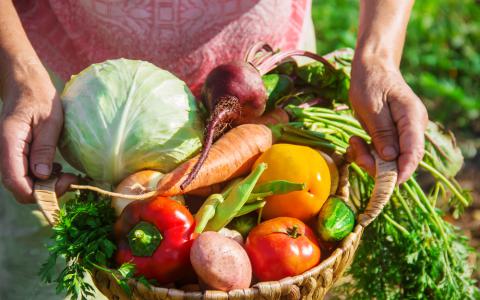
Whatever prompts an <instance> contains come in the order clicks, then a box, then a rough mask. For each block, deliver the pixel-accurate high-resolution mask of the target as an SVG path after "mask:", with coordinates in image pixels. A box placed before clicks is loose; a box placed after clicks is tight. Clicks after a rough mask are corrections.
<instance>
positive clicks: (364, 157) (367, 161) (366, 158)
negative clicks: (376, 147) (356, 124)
mask: <svg viewBox="0 0 480 300" xmlns="http://www.w3.org/2000/svg"><path fill="white" fill-rule="evenodd" d="M349 142H350V147H348V149H347V155H348V156H349V158H350V159H351V160H352V161H354V162H356V163H357V164H358V165H359V166H360V167H362V168H363V169H364V170H365V171H367V173H368V174H370V176H372V177H373V176H375V160H374V158H373V156H372V154H371V153H370V147H369V146H368V145H367V143H366V142H365V141H364V140H363V139H362V138H360V137H358V136H352V137H351V138H350V141H349Z"/></svg>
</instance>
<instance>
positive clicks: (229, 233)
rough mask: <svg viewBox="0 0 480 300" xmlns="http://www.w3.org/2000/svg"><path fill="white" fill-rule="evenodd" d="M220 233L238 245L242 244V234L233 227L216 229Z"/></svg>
mask: <svg viewBox="0 0 480 300" xmlns="http://www.w3.org/2000/svg"><path fill="white" fill-rule="evenodd" d="M218 233H220V234H221V235H223V236H224V237H226V238H229V239H232V240H234V241H235V242H237V243H239V244H240V245H242V246H243V245H244V244H245V243H244V241H243V236H242V235H241V234H240V232H238V231H236V230H233V229H228V228H225V227H224V228H222V229H220V230H219V231H218Z"/></svg>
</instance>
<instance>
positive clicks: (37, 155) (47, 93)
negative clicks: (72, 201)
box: [0, 64, 76, 203]
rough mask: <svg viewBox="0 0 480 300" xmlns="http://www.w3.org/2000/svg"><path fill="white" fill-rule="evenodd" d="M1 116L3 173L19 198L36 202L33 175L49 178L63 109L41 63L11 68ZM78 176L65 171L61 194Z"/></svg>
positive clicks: (7, 77)
mask: <svg viewBox="0 0 480 300" xmlns="http://www.w3.org/2000/svg"><path fill="white" fill-rule="evenodd" d="M2 91H3V92H2V95H1V98H2V99H3V109H2V113H1V116H0V174H1V176H2V182H3V184H4V186H5V187H6V188H7V189H9V190H10V191H11V192H12V193H13V195H14V196H15V198H16V199H17V201H19V202H21V203H30V202H33V201H34V200H33V196H32V188H33V181H34V178H38V179H47V178H48V177H49V176H50V174H51V172H52V168H53V159H54V156H55V148H56V145H57V141H58V138H59V135H60V132H61V129H62V124H63V111H62V106H61V103H60V100H59V97H58V94H57V92H56V90H55V87H54V86H53V84H52V82H51V81H50V78H49V76H48V73H47V71H46V70H45V69H44V68H43V66H42V65H41V64H32V65H23V66H18V67H15V68H12V69H11V72H9V73H8V75H7V76H6V78H5V79H4V81H3V86H2ZM75 179H76V177H75V176H73V175H71V174H62V176H61V177H60V179H59V181H58V183H57V187H56V190H57V193H58V194H62V193H64V192H65V191H66V190H67V189H68V186H69V185H70V183H72V182H74V181H75Z"/></svg>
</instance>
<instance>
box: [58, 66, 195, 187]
mask: <svg viewBox="0 0 480 300" xmlns="http://www.w3.org/2000/svg"><path fill="white" fill-rule="evenodd" d="M61 98H62V103H63V109H64V113H65V123H64V129H63V133H62V137H61V139H60V142H59V148H60V151H61V153H62V155H63V156H64V158H65V160H66V161H67V162H68V163H70V164H71V165H72V166H74V167H75V168H76V169H78V170H79V171H82V172H84V173H86V174H87V175H88V176H89V177H91V178H92V179H94V180H97V181H102V182H108V183H112V184H114V183H118V182H119V181H120V180H122V179H123V178H124V177H126V176H127V175H129V174H131V173H134V172H136V171H139V170H142V169H153V170H158V171H160V172H163V173H166V172H169V171H171V170H172V169H173V168H175V167H176V166H177V165H178V164H180V163H181V162H183V161H185V160H186V159H188V158H189V157H190V156H192V155H193V154H195V153H196V152H197V151H198V150H199V149H200V147H201V145H202V143H201V141H202V134H203V124H202V120H201V117H200V114H199V111H198V107H197V104H196V101H195V98H194V96H193V95H192V93H191V92H190V90H189V89H188V87H187V86H186V84H185V83H184V82H183V81H181V80H180V79H178V78H177V77H175V76H174V75H172V74H171V73H170V72H167V71H165V70H162V69H160V68H158V67H156V66H154V65H153V64H151V63H148V62H144V61H137V60H127V59H117V60H109V61H106V62H103V63H100V64H94V65H91V66H90V67H88V68H87V69H85V70H84V71H82V72H81V73H79V74H78V75H76V76H72V78H71V80H70V81H69V82H68V83H67V84H66V86H65V89H64V91H63V93H62V96H61Z"/></svg>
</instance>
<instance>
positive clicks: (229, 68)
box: [181, 62, 267, 189]
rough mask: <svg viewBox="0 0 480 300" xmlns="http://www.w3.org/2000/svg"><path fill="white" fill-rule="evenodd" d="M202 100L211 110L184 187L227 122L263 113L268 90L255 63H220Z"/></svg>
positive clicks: (236, 121)
mask: <svg viewBox="0 0 480 300" xmlns="http://www.w3.org/2000/svg"><path fill="white" fill-rule="evenodd" d="M202 101H203V103H204V104H205V106H206V108H207V109H208V111H209V113H210V118H209V119H208V121H207V126H206V130H205V140H204V143H203V149H202V153H201V155H200V158H199V159H198V161H197V163H196V165H195V166H194V168H193V169H192V172H191V173H190V174H189V176H188V177H187V179H186V180H185V181H184V182H183V183H182V185H181V188H182V189H184V188H185V187H186V186H187V185H188V184H190V182H191V181H192V180H193V179H194V178H195V176H196V175H197V173H198V171H199V170H200V167H201V166H202V164H203V162H204V161H205V159H206V158H207V155H208V152H209V150H210V147H211V146H212V143H213V142H214V140H215V139H216V138H218V137H219V136H220V135H221V134H222V133H223V132H224V131H225V129H226V128H227V126H228V125H230V124H232V125H234V126H236V125H239V124H242V122H243V121H245V120H247V119H250V118H252V117H259V116H261V115H262V114H263V112H264V111H265V105H266V101H267V91H266V90H265V86H264V85H263V81H262V77H261V75H260V73H259V72H258V71H257V70H256V69H255V67H253V66H252V65H251V64H249V63H246V62H233V63H229V64H224V65H220V66H218V67H216V68H215V69H213V70H212V71H211V72H210V73H209V74H208V76H207V79H206V81H205V84H204V85H203V89H202Z"/></svg>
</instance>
